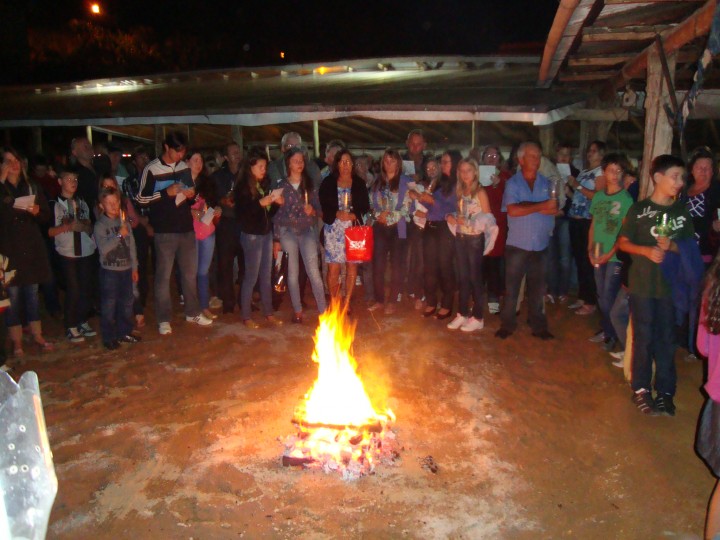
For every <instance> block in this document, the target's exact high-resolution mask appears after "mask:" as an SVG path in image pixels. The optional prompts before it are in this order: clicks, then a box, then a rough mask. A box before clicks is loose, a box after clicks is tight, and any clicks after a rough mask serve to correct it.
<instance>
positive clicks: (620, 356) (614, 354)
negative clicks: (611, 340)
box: [610, 351, 625, 360]
mask: <svg viewBox="0 0 720 540" xmlns="http://www.w3.org/2000/svg"><path fill="white" fill-rule="evenodd" d="M610 356H612V357H613V358H614V359H615V360H622V359H623V358H625V351H618V352H611V353H610Z"/></svg>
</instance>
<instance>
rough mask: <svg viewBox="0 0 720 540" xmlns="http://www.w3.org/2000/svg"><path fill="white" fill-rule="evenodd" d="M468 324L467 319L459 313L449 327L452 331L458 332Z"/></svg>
mask: <svg viewBox="0 0 720 540" xmlns="http://www.w3.org/2000/svg"><path fill="white" fill-rule="evenodd" d="M466 322H467V317H463V316H462V315H460V314H459V313H458V314H457V315H455V318H454V319H453V320H452V322H449V323H448V325H447V327H448V328H449V329H450V330H457V329H458V328H460V327H461V326H462V325H463V324H465V323H466Z"/></svg>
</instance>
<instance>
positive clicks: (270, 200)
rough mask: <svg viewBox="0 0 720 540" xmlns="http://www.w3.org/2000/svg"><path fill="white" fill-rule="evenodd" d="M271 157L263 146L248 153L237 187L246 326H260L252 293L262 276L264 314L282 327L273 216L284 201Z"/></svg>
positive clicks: (242, 302)
mask: <svg viewBox="0 0 720 540" xmlns="http://www.w3.org/2000/svg"><path fill="white" fill-rule="evenodd" d="M267 165H268V157H267V154H266V153H265V151H264V150H263V149H262V148H252V149H250V151H249V152H248V155H247V157H246V158H245V161H244V162H243V166H242V169H241V171H240V177H239V178H238V182H237V184H236V186H235V188H234V190H233V191H234V193H235V216H236V218H237V220H238V222H239V223H240V243H241V245H242V248H243V254H244V259H245V274H244V276H243V280H242V286H241V288H240V308H241V311H242V318H243V321H244V323H245V326H247V327H248V328H259V325H258V323H256V322H255V321H253V320H252V319H251V318H250V315H251V311H252V306H251V300H252V293H253V288H254V287H255V283H256V282H257V281H258V276H259V278H260V301H261V303H262V313H263V315H264V316H265V319H267V321H268V322H269V323H270V324H273V325H276V326H279V325H281V324H282V321H281V320H279V319H277V318H275V316H274V315H273V307H272V288H271V286H270V281H271V276H272V262H273V258H272V254H273V253H272V251H273V245H272V244H273V235H272V217H273V215H274V214H275V212H277V209H278V208H279V207H280V206H281V205H282V204H283V202H284V201H283V198H282V196H273V194H272V193H271V192H270V178H269V177H268V175H267Z"/></svg>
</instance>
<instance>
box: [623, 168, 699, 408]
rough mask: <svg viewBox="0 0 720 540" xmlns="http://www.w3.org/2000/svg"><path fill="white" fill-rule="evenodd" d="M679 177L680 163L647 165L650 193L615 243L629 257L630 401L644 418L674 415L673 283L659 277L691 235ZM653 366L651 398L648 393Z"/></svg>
mask: <svg viewBox="0 0 720 540" xmlns="http://www.w3.org/2000/svg"><path fill="white" fill-rule="evenodd" d="M684 172H685V169H684V162H683V161H682V160H681V159H680V158H677V157H675V156H671V155H667V154H664V155H660V156H658V157H656V158H655V159H654V160H653V162H652V164H651V166H650V174H651V176H652V180H653V183H654V190H653V193H652V195H651V196H650V197H648V198H647V199H644V200H642V201H638V202H636V203H635V204H633V205H632V206H631V207H630V209H629V210H628V213H627V217H626V218H625V222H624V223H623V226H622V229H621V230H620V235H619V238H618V248H619V249H621V250H622V251H625V252H626V253H629V254H630V256H631V258H632V266H631V267H630V317H631V320H632V325H633V348H632V358H633V364H632V381H631V386H632V389H633V396H632V401H633V403H635V405H636V406H637V408H638V409H639V410H640V411H641V412H643V413H644V414H652V415H654V414H658V413H662V414H666V415H668V416H674V415H675V404H674V402H673V397H674V395H675V385H676V381H677V376H676V373H675V360H674V355H675V347H676V343H675V306H674V304H673V298H672V294H671V293H672V291H671V285H672V283H670V282H668V279H667V277H666V276H665V275H664V274H663V272H662V269H661V263H662V262H663V260H664V259H665V258H666V255H667V253H668V252H674V253H679V252H680V248H679V247H678V244H679V243H680V242H681V241H682V240H684V239H688V238H690V239H692V238H693V235H694V229H693V225H692V220H691V218H690V214H689V213H688V210H687V208H686V207H685V205H684V203H683V202H682V201H679V200H677V196H678V194H679V193H680V191H681V190H682V187H683V183H684V180H683V174H684ZM663 216H666V217H663ZM663 219H664V220H665V223H666V225H665V226H664V227H663V226H662V220H663ZM658 226H659V227H658ZM661 233H662V234H661ZM653 362H654V363H655V391H656V397H655V399H653V396H652V392H651V387H652V385H651V379H652V367H653Z"/></svg>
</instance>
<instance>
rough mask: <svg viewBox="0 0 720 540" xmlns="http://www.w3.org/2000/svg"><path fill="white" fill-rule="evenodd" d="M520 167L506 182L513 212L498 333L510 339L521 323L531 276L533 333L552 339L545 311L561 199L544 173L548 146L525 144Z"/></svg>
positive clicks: (506, 204) (507, 208) (506, 206)
mask: <svg viewBox="0 0 720 540" xmlns="http://www.w3.org/2000/svg"><path fill="white" fill-rule="evenodd" d="M517 157H518V161H519V162H520V171H518V172H517V173H516V174H515V175H514V176H513V177H512V178H510V179H509V180H508V181H507V183H506V184H505V194H504V195H503V203H502V211H503V212H507V215H508V237H507V243H506V245H505V303H504V305H503V308H502V312H501V314H500V317H501V321H502V322H501V325H500V329H499V330H498V331H497V332H495V337H498V338H500V339H505V338H507V337H509V336H510V335H512V333H513V332H514V331H515V328H516V327H517V322H516V320H515V318H516V314H515V310H516V306H517V299H518V294H519V291H520V284H521V283H522V279H523V277H524V276H525V275H527V298H528V310H529V319H530V327H531V328H532V335H533V336H535V337H537V338H540V339H543V340H545V339H552V338H553V337H554V336H553V335H552V334H551V333H550V332H548V329H547V319H546V317H545V314H544V313H543V297H544V296H545V266H546V258H547V247H548V244H549V243H550V235H551V234H552V231H553V227H554V225H555V214H556V213H557V208H558V207H557V199H556V198H553V197H551V196H550V195H551V193H550V190H551V186H552V185H551V182H550V181H549V180H548V179H547V178H545V177H544V176H543V175H541V174H539V173H538V169H539V168H540V159H541V157H542V151H541V150H540V147H539V146H538V145H537V144H535V143H532V142H526V143H523V144H521V145H520V148H518V152H517Z"/></svg>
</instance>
